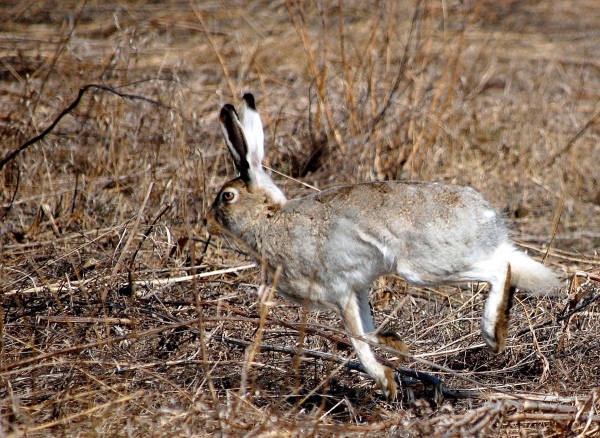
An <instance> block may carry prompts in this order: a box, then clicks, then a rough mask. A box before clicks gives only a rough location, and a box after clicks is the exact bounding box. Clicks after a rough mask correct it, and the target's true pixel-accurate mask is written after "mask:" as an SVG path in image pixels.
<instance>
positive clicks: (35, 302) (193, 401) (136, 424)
mask: <svg viewBox="0 0 600 438" xmlns="http://www.w3.org/2000/svg"><path fill="white" fill-rule="evenodd" d="M228 3H231V4H228ZM238 3H239V2H196V3H188V2H183V1H175V0H174V1H171V2H161V3H152V2H143V1H139V2H114V3H113V2H110V1H107V2H87V3H84V2H81V1H63V2H50V1H42V0H39V1H29V2H3V3H2V5H1V6H0V28H1V29H2V32H1V33H0V61H1V62H0V102H1V103H2V105H0V138H1V143H0V159H1V158H2V157H4V156H5V155H6V154H7V153H9V152H10V151H12V150H14V149H16V148H17V147H19V145H21V144H23V143H24V142H25V141H26V140H27V139H30V138H32V137H34V136H35V135H37V134H39V133H40V132H41V131H43V130H44V129H45V128H46V127H47V126H49V125H50V123H51V122H52V121H53V120H54V119H55V118H56V117H57V116H58V114H59V113H60V112H61V111H62V110H64V109H65V108H66V107H67V106H68V105H69V104H70V103H71V102H72V101H73V100H74V99H75V97H76V96H77V93H78V90H79V89H80V87H82V86H83V85H85V84H90V83H98V84H103V85H106V86H109V87H112V88H114V89H118V90H119V91H120V92H122V93H129V94H134V95H137V96H143V97H146V98H148V99H152V100H154V101H157V102H160V103H161V104H162V105H166V106H168V107H170V108H172V110H168V109H165V108H164V107H161V106H159V105H156V104H153V103H151V102H149V101H142V100H131V99H127V98H122V97H119V96H117V95H115V94H113V93H110V92H107V91H101V90H90V91H89V92H87V93H86V94H85V95H84V97H83V98H82V100H81V102H80V103H79V105H78V106H77V107H76V108H75V110H73V111H72V112H71V113H70V114H69V115H67V116H65V117H64V118H63V119H62V120H61V121H60V123H59V124H58V125H57V126H56V127H55V129H54V130H53V131H52V133H50V134H49V135H46V136H45V137H44V138H43V139H42V140H41V141H39V142H37V143H35V144H33V145H32V146H30V147H29V148H27V149H26V150H25V151H24V152H22V153H21V154H19V155H18V156H17V158H16V159H14V160H11V161H10V162H9V163H8V164H7V165H6V166H5V167H4V168H3V169H2V170H1V171H0V176H1V178H2V179H1V181H2V183H1V184H0V217H1V222H0V233H1V234H0V290H1V292H2V294H3V296H2V307H1V308H0V311H1V316H2V319H1V323H0V324H1V325H0V335H1V338H0V339H1V341H0V342H1V353H0V382H1V383H0V415H1V416H0V435H2V436H28V437H34V436H49V435H51V436H148V437H150V436H206V435H216V434H219V435H223V436H238V435H246V436H274V435H275V436H280V435H286V436H306V435H310V436H329V435H335V436H358V435H365V434H369V436H371V435H373V436H420V435H429V436H478V435H479V436H495V435H497V436H594V435H595V434H597V433H598V430H599V427H600V426H599V424H600V421H599V420H598V414H597V410H598V408H599V407H600V404H599V403H598V397H599V395H598V388H599V387H600V354H599V352H600V340H599V339H598V333H599V332H600V326H599V322H598V321H599V318H598V312H599V307H598V301H597V299H598V297H599V296H600V295H599V294H600V290H599V285H598V276H599V269H600V268H599V267H600V259H599V258H598V253H597V251H598V247H599V243H600V205H599V204H600V187H599V180H600V173H599V171H598V163H599V162H600V150H599V147H598V144H599V142H598V136H599V134H600V124H598V123H595V122H593V123H590V124H589V125H586V124H588V122H590V121H594V120H595V117H596V116H597V114H598V112H599V111H600V105H599V101H600V99H599V98H600V91H599V90H600V64H599V63H598V59H600V24H599V23H600V10H598V8H597V6H596V4H595V2H594V1H592V0H589V1H587V0H584V1H578V2H568V1H567V2H542V3H541V4H540V3H539V2H528V1H525V2H516V1H508V0H507V1H501V2H491V1H484V2H481V3H478V4H475V3H473V2H466V3H465V4H464V5H463V6H457V4H450V3H449V2H432V1H426V2H420V3H419V4H417V5H416V4H414V3H413V2H406V3H396V2H386V1H380V2H377V4H376V5H375V6H373V5H371V4H368V2H343V3H342V2H340V3H339V4H327V5H324V6H322V7H321V9H319V8H317V7H316V6H315V4H314V3H310V2H303V3H296V2H293V1H289V2H287V3H278V2H266V1H262V0H259V1H255V2H251V3H250V4H249V5H248V6H245V7H240V6H238ZM317 4H320V3H317ZM244 91H252V92H253V93H254V94H255V95H256V97H257V100H258V103H259V107H260V111H261V114H262V116H263V122H264V123H265V129H266V141H267V164H268V165H269V166H270V167H272V168H273V169H275V170H277V171H279V172H282V173H283V174H285V175H289V176H292V177H294V178H297V179H299V180H301V181H303V182H306V183H309V184H311V185H314V186H317V187H320V188H323V187H327V186H331V185H336V184H340V183H350V182H356V181H363V180H385V179H403V178H418V179H425V180H437V181H442V182H448V183H458V184H464V185H470V186H473V187H474V188H476V189H477V190H479V191H481V192H482V193H484V194H485V195H486V197H487V198H488V199H489V200H490V201H491V202H492V203H493V204H494V205H495V206H496V207H497V208H498V209H499V210H500V211H502V212H503V213H504V214H505V215H506V217H507V219H508V220H509V222H510V223H511V224H512V233H513V236H514V239H515V241H517V242H518V243H520V244H522V245H523V246H524V247H525V248H527V249H528V250H529V251H530V252H531V253H532V254H533V255H534V256H535V257H537V258H539V259H541V258H543V257H545V256H548V260H547V263H548V264H549V265H550V266H552V267H553V268H554V269H556V270H557V271H559V272H561V273H563V275H564V276H565V278H567V277H572V275H573V274H574V273H575V272H579V273H580V275H579V276H577V277H574V278H575V279H576V281H574V282H565V289H564V290H563V291H562V292H564V293H565V295H564V296H560V297H559V296H550V297H537V296H533V297H531V296H525V295H519V296H518V297H517V298H518V300H517V303H516V305H515V307H514V309H513V311H512V318H513V319H512V328H511V331H510V334H509V338H508V344H509V348H508V349H507V351H506V352H505V353H502V354H500V355H494V354H492V353H490V352H489V351H488V350H486V349H485V348H483V344H482V342H481V341H480V339H479V334H478V333H479V318H480V316H481V309H482V302H483V298H484V295H485V291H484V287H482V286H481V285H472V286H471V287H469V288H460V289H459V288H439V289H416V288H409V287H407V286H406V285H405V284H404V283H403V282H401V281H400V280H399V279H396V278H387V279H383V280H381V281H380V282H378V284H377V285H376V288H375V290H374V292H373V295H372V302H373V305H374V306H373V307H374V313H375V317H376V320H377V321H378V322H382V321H384V320H387V321H388V324H389V325H390V326H391V327H393V328H395V329H397V330H398V331H399V333H400V334H401V335H402V337H403V338H404V339H406V340H407V341H408V342H409V343H411V344H412V352H413V353H414V355H415V358H414V360H412V361H411V362H409V364H408V365H407V367H408V368H411V369H418V370H420V371H425V372H429V373H431V374H434V375H436V376H438V377H441V378H443V379H444V381H445V385H446V387H447V388H448V391H447V392H446V398H445V400H444V401H443V403H442V404H441V405H439V406H436V405H435V404H434V403H433V399H432V394H431V391H430V389H428V388H425V391H424V392H423V391H421V390H420V388H419V387H417V388H416V397H417V399H416V402H415V403H413V404H410V403H409V402H408V399H406V398H405V399H404V400H402V401H400V402H398V403H396V404H393V405H389V404H387V403H385V401H384V400H383V399H382V398H381V396H380V394H379V393H378V392H377V391H376V390H375V389H374V388H373V385H372V382H371V381H370V380H369V379H367V378H365V377H364V376H363V375H362V374H361V373H359V372H356V371H352V370H350V369H349V368H348V367H346V366H344V365H343V364H342V365H340V364H339V363H337V362H336V361H335V360H333V359H332V358H323V357H318V354H319V353H333V354H334V355H335V356H336V357H338V358H339V357H342V358H344V357H345V358H348V359H350V360H353V359H354V357H353V353H352V350H351V349H348V348H347V344H346V343H344V339H345V338H344V334H343V332H341V331H340V323H339V321H338V319H337V318H336V317H335V316H334V315H332V314H329V313H327V312H319V313H307V312H305V311H303V310H302V309H300V308H297V307H295V306H292V305H290V304H289V303H287V302H285V301H281V300H278V299H274V301H273V303H270V302H266V303H264V302H263V303H262V304H259V300H258V299H257V294H256V292H257V288H259V285H260V284H261V283H262V280H261V276H260V274H259V272H258V270H257V269H256V268H244V269H237V270H236V269H228V268H235V267H241V266H244V265H248V264H249V263H251V260H248V259H247V258H246V257H245V256H244V255H243V254H238V253H236V252H235V251H233V250H232V249H231V248H230V247H229V243H228V242H216V244H217V245H210V246H208V247H207V248H206V251H204V250H205V246H206V245H205V243H203V242H202V241H194V240H188V239H186V237H188V236H195V237H196V238H198V239H205V237H206V236H205V231H204V230H203V228H202V221H203V217H204V212H205V211H206V208H207V206H208V205H209V203H210V202H211V201H212V197H213V194H214V192H215V190H217V189H218V188H219V186H220V184H221V183H222V182H224V181H225V180H227V179H228V178H230V177H231V176H232V175H233V173H234V171H233V168H232V164H231V162H230V160H229V157H228V155H227V153H226V152H225V149H224V148H223V144H222V139H221V135H220V131H219V128H218V124H217V116H218V111H219V109H220V107H221V106H222V105H223V104H224V103H227V102H231V101H235V100H236V99H239V97H240V96H241V93H242V92H244ZM578 133H580V135H579V136H577V134H578ZM275 179H276V180H277V182H278V183H280V184H281V186H282V187H283V188H284V190H285V191H286V192H287V193H288V195H290V196H300V195H302V194H303V193H308V192H309V191H310V189H308V188H306V187H304V186H302V185H300V184H298V183H297V182H295V181H293V180H290V179H284V178H283V177H280V176H276V177H275ZM155 221H156V224H155V225H154V227H152V228H151V224H152V223H154V222H155ZM548 248H550V249H548ZM138 249H139V251H138ZM221 269H228V270H227V271H226V273H218V272H217V273H215V274H210V273H211V272H214V271H219V270H221ZM585 273H587V274H591V275H592V277H591V278H587V279H586V278H585V275H584V274H585ZM191 274H204V276H202V277H196V278H194V279H187V280H186V279H185V278H182V277H185V276H188V275H191ZM594 276H595V277H594ZM167 278H173V279H181V281H179V282H174V283H172V284H168V285H166V284H164V283H161V282H160V281H159V280H163V279H167ZM133 282H136V283H135V284H136V287H135V288H133V290H132V287H131V285H132V284H134V283H133ZM567 286H568V287H567ZM267 310H268V313H267ZM567 315H570V317H567ZM236 339H237V340H239V341H241V342H238V341H235V340H236ZM257 342H260V343H261V344H262V346H263V347H264V348H263V349H262V350H260V349H258V348H257V347H258V345H257ZM282 348H288V350H286V351H283V352H282V351H281V349H282ZM299 348H301V349H304V350H307V353H306V354H303V355H299V354H291V353H293V352H294V351H296V352H297V351H298V350H297V349H299ZM278 349H279V350H278ZM379 352H380V353H381V354H382V355H388V356H389V353H390V352H386V351H382V350H379ZM313 353H314V354H313ZM421 359H427V360H428V361H431V362H433V365H427V364H425V363H423V362H422V361H420V360H421ZM452 394H454V397H451V395H452Z"/></svg>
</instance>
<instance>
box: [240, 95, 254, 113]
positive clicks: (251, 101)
mask: <svg viewBox="0 0 600 438" xmlns="http://www.w3.org/2000/svg"><path fill="white" fill-rule="evenodd" d="M243 99H244V100H245V101H246V104H247V105H248V107H250V108H252V109H253V110H256V102H254V96H253V95H252V94H250V93H246V94H244V96H243Z"/></svg>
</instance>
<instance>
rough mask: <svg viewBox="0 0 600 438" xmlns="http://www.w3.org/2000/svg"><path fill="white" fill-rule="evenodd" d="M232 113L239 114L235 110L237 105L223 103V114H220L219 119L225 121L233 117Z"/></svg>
mask: <svg viewBox="0 0 600 438" xmlns="http://www.w3.org/2000/svg"><path fill="white" fill-rule="evenodd" d="M232 114H235V115H236V116H237V113H236V112H235V107H234V106H233V105H231V104H229V103H228V104H226V105H223V108H221V114H219V119H220V120H221V122H225V121H226V120H228V119H232V118H233V117H232Z"/></svg>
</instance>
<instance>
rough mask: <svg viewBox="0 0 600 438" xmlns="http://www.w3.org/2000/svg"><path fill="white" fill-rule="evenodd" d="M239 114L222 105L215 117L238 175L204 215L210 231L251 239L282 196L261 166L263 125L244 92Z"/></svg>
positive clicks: (252, 101)
mask: <svg viewBox="0 0 600 438" xmlns="http://www.w3.org/2000/svg"><path fill="white" fill-rule="evenodd" d="M239 114H240V115H239V117H238V113H237V112H236V110H235V108H234V107H233V106H232V105H225V106H224V107H223V108H222V109H221V115H220V117H219V119H220V122H221V130H222V131H223V135H224V137H225V143H226V144H227V148H228V149H229V152H231V156H232V158H233V162H234V164H235V167H236V169H237V170H238V172H239V173H240V176H239V177H238V178H236V179H234V180H231V181H229V182H227V183H225V185H223V187H222V188H221V190H220V191H219V194H218V195H217V198H216V199H215V201H214V202H213V205H212V207H211V209H210V210H209V212H208V214H207V218H206V219H207V226H208V230H209V232H210V233H211V234H229V235H233V236H236V237H240V238H242V240H245V241H246V242H247V243H251V242H250V241H251V240H252V238H251V237H250V236H251V235H254V234H255V233H254V231H255V230H256V229H257V228H259V227H260V225H258V223H259V222H260V221H261V219H263V218H264V217H267V216H269V214H270V213H272V212H274V211H276V210H278V209H279V208H280V207H281V206H282V205H283V204H285V202H286V198H285V195H284V194H283V192H282V191H281V190H280V189H279V187H277V186H276V185H275V183H274V182H273V181H272V180H271V178H270V177H269V175H267V174H266V173H265V171H264V170H263V168H262V160H263V157H264V134H263V127H262V122H261V121H260V116H259V115H258V112H257V111H256V106H255V104H254V97H253V96H252V95H251V94H245V95H244V99H243V102H242V105H241V107H240V112H239Z"/></svg>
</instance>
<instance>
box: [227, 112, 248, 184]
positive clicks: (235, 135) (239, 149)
mask: <svg viewBox="0 0 600 438" xmlns="http://www.w3.org/2000/svg"><path fill="white" fill-rule="evenodd" d="M219 122H220V123H221V131H223V137H224V138H225V143H226V144H227V149H229V152H230V153H231V157H232V158H233V164H235V167H236V168H237V170H238V172H240V175H241V177H242V179H243V180H244V181H245V182H246V184H249V185H253V184H255V183H256V177H255V175H254V172H252V169H251V165H250V162H249V161H248V143H247V141H246V135H245V134H244V128H243V127H242V124H241V123H240V120H239V119H238V115H237V112H236V111H235V108H234V107H233V105H229V104H227V105H225V106H223V108H221V114H220V115H219Z"/></svg>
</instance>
